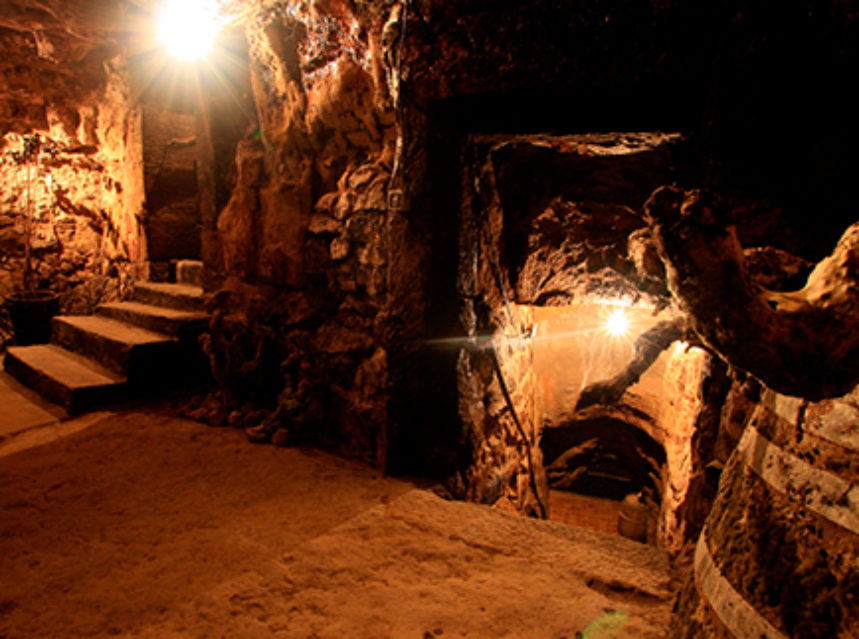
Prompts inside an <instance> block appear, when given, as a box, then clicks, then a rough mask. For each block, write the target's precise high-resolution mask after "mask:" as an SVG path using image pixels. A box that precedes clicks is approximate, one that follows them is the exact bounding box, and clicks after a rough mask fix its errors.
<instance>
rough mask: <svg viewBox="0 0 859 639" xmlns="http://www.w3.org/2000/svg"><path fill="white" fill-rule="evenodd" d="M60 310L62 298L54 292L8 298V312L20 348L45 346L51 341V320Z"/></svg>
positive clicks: (39, 292) (19, 294) (23, 294)
mask: <svg viewBox="0 0 859 639" xmlns="http://www.w3.org/2000/svg"><path fill="white" fill-rule="evenodd" d="M59 309H60V298H59V297H58V296H57V294H56V293H53V292H52V291H34V292H32V293H14V294H12V295H10V296H9V297H7V298H6V310H8V311H9V319H11V320H12V327H13V328H14V330H15V343H16V344H18V345H19V346H26V345H28V344H45V343H46V342H48V341H49V340H50V339H51V318H52V317H53V316H54V315H56V314H57V312H58V311H59Z"/></svg>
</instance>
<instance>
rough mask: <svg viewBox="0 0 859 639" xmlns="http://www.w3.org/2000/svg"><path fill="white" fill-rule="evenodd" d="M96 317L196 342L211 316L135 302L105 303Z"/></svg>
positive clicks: (97, 311)
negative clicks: (107, 318)
mask: <svg viewBox="0 0 859 639" xmlns="http://www.w3.org/2000/svg"><path fill="white" fill-rule="evenodd" d="M96 314H97V315H98V316H101V317H109V318H112V319H115V320H120V321H122V322H127V323H129V324H134V325H136V326H139V327H141V328H145V329H148V330H150V331H154V332H156V333H164V334H166V335H170V336H172V337H178V338H180V339H187V340H194V339H196V337H197V335H199V334H200V333H202V332H203V331H204V330H206V329H207V328H208V326H209V315H208V314H207V313H203V312H200V311H184V310H179V309H175V308H167V307H164V306H153V305H152V304H144V303H142V302H133V301H129V302H111V303H109V304H101V305H99V307H98V308H97V309H96Z"/></svg>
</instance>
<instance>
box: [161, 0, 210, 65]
mask: <svg viewBox="0 0 859 639" xmlns="http://www.w3.org/2000/svg"><path fill="white" fill-rule="evenodd" d="M219 30H220V21H219V19H218V14H217V12H216V10H215V6H214V2H213V1H212V0H165V2H164V4H163V5H162V6H161V13H160V15H159V18H158V39H159V40H161V42H162V43H163V44H164V46H165V47H166V49H167V53H169V54H170V55H171V56H173V57H174V58H178V59H180V60H187V61H191V60H197V59H199V58H202V57H203V56H205V55H207V54H208V53H209V52H210V51H211V50H212V44H213V43H214V41H215V36H217V35H218V31H219Z"/></svg>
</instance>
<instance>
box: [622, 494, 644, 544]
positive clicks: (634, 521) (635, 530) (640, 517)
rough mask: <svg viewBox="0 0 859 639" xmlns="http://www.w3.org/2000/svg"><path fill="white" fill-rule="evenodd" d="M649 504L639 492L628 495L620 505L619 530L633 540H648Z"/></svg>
mask: <svg viewBox="0 0 859 639" xmlns="http://www.w3.org/2000/svg"><path fill="white" fill-rule="evenodd" d="M647 514H648V513H647V506H646V505H645V504H644V502H643V501H642V500H641V496H640V495H637V494H633V495H627V496H626V497H624V498H623V502H622V503H621V505H620V513H619V514H618V518H617V532H619V533H620V534H621V536H623V537H626V538H627V539H632V540H633V541H640V542H642V543H643V542H646V541H647Z"/></svg>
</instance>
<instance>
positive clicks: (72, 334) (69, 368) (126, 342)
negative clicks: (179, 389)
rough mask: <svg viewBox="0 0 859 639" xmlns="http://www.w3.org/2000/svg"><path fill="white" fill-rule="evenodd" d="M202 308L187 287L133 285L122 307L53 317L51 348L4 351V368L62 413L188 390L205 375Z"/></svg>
mask: <svg viewBox="0 0 859 639" xmlns="http://www.w3.org/2000/svg"><path fill="white" fill-rule="evenodd" d="M179 276H180V277H182V273H181V271H180V272H179ZM183 279H186V280H187V279H191V280H192V281H193V279H194V278H191V277H187V276H186V277H184V278H183ZM204 304H205V296H204V294H203V290H202V288H200V286H198V285H196V284H194V283H178V284H171V283H156V282H137V283H136V284H135V287H134V291H133V294H132V297H131V299H130V300H127V301H123V302H113V303H109V304H102V305H100V306H99V307H98V308H97V309H96V312H95V314H94V315H61V316H58V317H55V318H54V319H53V320H52V324H51V342H50V343H49V344H38V345H34V346H13V347H10V348H9V349H8V350H7V353H6V359H5V361H4V368H5V369H6V371H7V372H9V373H10V374H11V375H13V376H14V377H15V378H17V379H18V380H19V381H20V382H22V383H23V384H25V385H27V386H29V387H30V388H33V389H34V390H36V391H37V392H38V393H40V394H41V395H42V396H44V397H45V398H46V399H47V400H49V401H51V402H54V403H56V404H59V405H60V406H62V407H63V408H65V409H66V410H67V411H68V412H70V413H76V412H81V411H84V410H89V409H92V408H96V407H99V406H103V405H105V404H108V403H111V402H115V401H119V400H125V399H130V398H133V397H137V396H140V395H142V394H144V393H149V392H153V391H156V390H158V389H163V388H172V387H176V386H177V385H180V384H183V383H193V382H195V381H199V380H201V379H203V378H204V376H205V375H206V368H207V367H206V362H205V359H204V357H203V355H202V353H201V351H200V348H199V345H198V344H197V337H198V336H199V334H200V333H201V332H202V331H204V330H205V329H206V328H207V327H208V322H209V316H208V314H207V313H206V312H205V311H204V310H203V309H204Z"/></svg>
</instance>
